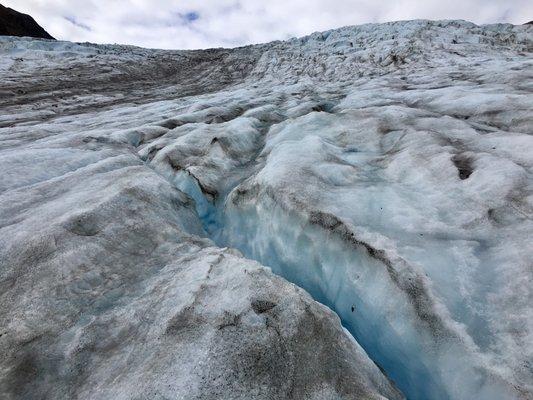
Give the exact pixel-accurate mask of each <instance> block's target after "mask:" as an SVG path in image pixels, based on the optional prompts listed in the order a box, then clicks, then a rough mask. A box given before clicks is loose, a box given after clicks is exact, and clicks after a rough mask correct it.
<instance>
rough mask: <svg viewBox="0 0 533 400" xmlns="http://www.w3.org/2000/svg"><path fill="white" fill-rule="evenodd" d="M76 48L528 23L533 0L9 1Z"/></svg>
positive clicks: (234, 42) (235, 42) (221, 43)
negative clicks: (409, 24)
mask: <svg viewBox="0 0 533 400" xmlns="http://www.w3.org/2000/svg"><path fill="white" fill-rule="evenodd" d="M2 3H3V4H4V5H6V6H9V7H12V8H14V9H16V10H18V11H21V12H25V13H28V14H30V15H32V16H33V17H34V18H35V19H36V20H37V21H38V22H39V24H41V25H42V26H43V27H44V28H45V29H46V30H47V31H48V32H49V33H50V34H51V35H52V36H54V37H56V38H59V39H63V40H71V41H81V42H84V41H90V42H95V43H123V44H134V45H138V46H144V47H156V48H173V49H193V48H207V47H232V46H240V45H245V44H250V43H260V42H267V41H271V40H278V39H281V40H283V39H287V38H289V37H293V36H303V35H306V34H309V33H312V32H315V31H321V30H327V29H332V28H336V27H340V26H345V25H357V24H362V23H367V22H386V21H394V20H404V19H418V18H428V19H466V20H470V21H472V22H475V23H478V24H482V23H493V22H510V23H515V24H521V23H524V22H527V20H530V19H531V18H532V17H531V16H532V15H533V2H531V1H530V0H446V1H442V0H425V1H421V0H329V1H324V0H291V1H288V0H269V1H268V2H267V1H264V0H241V1H239V0H159V1H153V0H69V1H67V0H4V1H3V2H2Z"/></svg>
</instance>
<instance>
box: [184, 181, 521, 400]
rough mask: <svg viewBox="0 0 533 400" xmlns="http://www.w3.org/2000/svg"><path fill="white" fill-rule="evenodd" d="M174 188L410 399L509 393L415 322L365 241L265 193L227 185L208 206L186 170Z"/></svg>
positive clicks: (470, 357) (214, 233)
mask: <svg viewBox="0 0 533 400" xmlns="http://www.w3.org/2000/svg"><path fill="white" fill-rule="evenodd" d="M176 187H177V188H179V189H180V190H182V191H184V192H185V193H187V194H189V195H190V196H191V197H192V198H193V199H194V200H195V202H196V204H197V212H198V214H199V217H200V218H201V220H202V222H203V224H204V229H205V230H206V233H207V235H208V236H209V237H211V238H212V239H213V240H214V241H215V243H217V245H219V246H222V247H225V246H230V247H234V248H237V249H238V250H240V251H241V252H242V253H243V254H244V255H245V256H246V257H248V258H251V259H255V260H257V261H259V262H260V263H262V264H263V265H266V266H269V267H271V268H272V271H273V272H275V273H276V274H279V275H281V276H283V277H284V278H285V279H287V280H288V281H290V282H292V283H295V284H296V285H298V286H300V287H302V288H304V289H306V290H307V291H308V292H309V293H310V294H311V295H312V296H313V298H314V299H315V300H317V301H319V302H321V303H322V304H325V305H327V306H329V307H330V308H331V309H332V310H334V311H335V312H336V313H337V314H338V315H339V317H340V318H341V320H342V322H343V325H344V326H345V327H346V328H347V329H348V331H349V332H350V333H351V334H352V335H353V336H354V338H355V339H356V340H357V341H358V343H359V344H361V346H362V347H363V348H364V349H365V351H366V352H367V353H368V354H369V356H370V357H371V358H372V359H373V360H374V361H375V362H376V363H377V364H378V365H379V366H380V368H383V370H384V371H385V373H386V374H387V375H388V376H389V377H390V378H391V379H392V380H393V381H394V382H395V383H396V385H397V386H398V387H399V389H400V390H402V392H403V393H404V394H405V395H406V396H407V397H408V398H409V399H413V400H415V399H463V398H469V399H494V400H497V399H503V398H512V394H511V393H510V392H509V391H508V390H506V389H505V386H504V385H502V384H501V382H499V378H497V377H495V376H491V375H490V373H487V371H485V370H483V365H482V361H481V359H480V358H479V357H476V356H477V355H476V354H474V351H473V349H470V348H469V347H470V346H471V344H469V345H468V346H464V343H461V341H460V340H458V338H456V337H445V336H444V337H442V338H441V339H440V340H439V339H438V338H437V341H436V338H435V337H434V336H433V335H432V334H431V333H434V334H436V335H437V336H438V335H439V332H438V330H439V327H434V328H435V329H436V332H431V333H428V332H427V331H426V330H428V329H429V331H431V329H432V327H431V324H432V323H433V321H431V317H430V318H428V321H419V320H417V316H416V315H414V314H413V310H412V308H413V307H412V303H411V300H412V299H409V298H407V297H406V295H405V293H402V292H401V291H399V290H398V287H396V285H395V283H394V282H393V281H391V276H390V275H389V273H390V271H387V267H386V265H385V264H384V263H383V262H382V261H380V260H379V259H376V258H375V257H374V256H373V255H371V254H369V251H368V249H366V248H365V247H364V246H355V247H354V246H352V245H349V244H347V243H345V242H343V241H342V240H340V239H339V238H338V237H337V236H336V235H335V234H334V233H332V232H327V231H326V230H324V228H323V227H320V226H317V225H316V224H312V223H310V222H309V220H307V219H306V217H305V216H303V215H301V214H299V213H298V212H295V211H286V210H284V209H283V208H282V207H280V206H279V205H278V204H276V202H275V201H274V200H272V199H270V198H268V197H266V198H262V199H261V200H260V201H251V202H247V201H244V202H243V201H235V198H236V197H237V196H235V191H234V192H232V193H230V196H229V200H226V199H224V198H222V199H219V200H218V202H216V204H217V206H215V205H213V203H211V202H209V201H208V200H207V199H206V198H205V196H204V194H203V193H202V191H201V189H200V187H199V186H198V184H197V182H196V180H195V179H194V178H192V177H191V176H190V175H188V174H187V173H182V174H179V175H178V177H177V178H176ZM232 195H233V199H232ZM235 203H238V205H236V204H235ZM421 322H422V323H421ZM469 352H470V354H468V353H469Z"/></svg>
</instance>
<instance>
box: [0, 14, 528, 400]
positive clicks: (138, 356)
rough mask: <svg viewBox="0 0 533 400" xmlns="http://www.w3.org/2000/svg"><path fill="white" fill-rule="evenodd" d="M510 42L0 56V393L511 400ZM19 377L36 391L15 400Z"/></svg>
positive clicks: (518, 346) (517, 363) (516, 353)
mask: <svg viewBox="0 0 533 400" xmlns="http://www.w3.org/2000/svg"><path fill="white" fill-rule="evenodd" d="M532 29H533V28H531V26H512V25H504V24H500V25H486V26H476V25H474V24H471V23H469V22H465V21H436V22H431V21H407V22H398V23H390V24H378V25H375V24H369V25H363V26H358V27H346V28H342V29H338V30H333V31H330V32H323V33H316V34H313V35H310V36H309V37H306V38H300V39H292V40H290V41H286V42H274V43H269V44H264V45H257V46H248V47H244V48H239V49H234V50H224V49H217V50H208V51H205V52H201V51H198V52H162V51H157V50H145V49H137V48H131V47H120V46H94V45H86V44H69V43H62V42H58V43H54V44H51V43H48V42H41V41H34V40H27V39H13V38H9V39H0V49H2V50H1V51H2V57H1V62H0V73H1V74H2V77H4V76H5V77H6V79H5V82H6V83H5V85H3V87H2V88H1V90H2V93H11V94H16V96H12V97H9V98H2V97H0V107H2V108H1V109H2V110H3V112H2V115H1V116H0V117H1V120H0V124H1V126H4V128H0V135H1V142H0V163H1V165H2V167H3V174H2V176H1V178H0V187H1V188H2V190H3V194H2V195H1V197H0V204H1V208H0V209H1V210H2V211H1V212H0V216H1V217H2V224H1V226H2V228H1V229H2V235H1V237H2V239H1V240H2V248H3V249H6V250H2V251H3V253H1V256H0V257H1V259H2V260H3V261H2V263H3V264H5V265H7V267H4V268H3V270H2V274H3V275H2V282H3V285H4V286H3V287H6V288H7V289H6V290H3V293H4V294H3V297H2V308H1V309H2V314H0V316H1V318H2V320H3V321H9V324H8V323H3V324H1V325H0V326H8V328H7V329H6V334H4V335H3V336H1V337H0V341H1V340H4V342H0V343H2V345H3V346H7V347H4V348H7V349H11V350H10V353H9V357H8V358H7V359H6V361H5V364H4V365H5V366H4V368H6V369H5V371H8V372H6V374H4V375H3V378H2V379H4V380H3V381H2V382H4V383H1V384H0V385H3V386H0V387H2V388H4V387H5V388H7V389H5V390H9V392H6V393H8V395H9V396H11V397H13V398H20V397H21V396H23V395H24V394H26V395H27V394H29V393H30V394H33V393H36V392H35V391H39V390H43V388H49V387H56V389H53V390H56V392H53V391H52V392H50V393H52V394H51V395H50V396H52V397H53V396H54V395H55V396H61V395H62V394H64V393H68V394H72V393H76V395H78V396H81V397H98V398H102V397H104V398H109V397H121V396H122V398H130V397H131V396H132V395H133V393H139V392H142V393H149V392H150V390H155V391H156V392H157V393H159V394H160V395H161V396H165V395H167V394H169V393H193V395H191V396H192V397H189V398H206V396H209V395H215V389H214V388H215V387H216V386H217V384H215V383H213V384H209V385H208V384H207V383H206V379H214V382H226V383H227V386H224V387H223V388H222V389H221V390H222V392H217V393H216V395H218V396H220V395H222V396H223V397H224V398H243V397H242V396H244V397H246V396H248V398H250V397H252V398H268V396H274V397H275V398H332V399H333V398H337V397H340V398H343V399H344V398H361V396H365V395H366V396H369V397H370V398H372V396H374V397H375V398H380V397H379V396H384V397H387V398H396V397H398V396H400V395H399V394H398V393H397V392H396V390H395V389H394V388H393V387H392V386H391V385H390V383H388V382H387V380H386V378H385V377H384V375H382V374H381V373H380V372H379V370H378V369H377V367H376V366H375V365H374V364H373V363H372V361H370V360H369V359H368V357H367V356H366V354H365V352H366V353H367V354H368V355H369V356H370V358H371V359H372V360H373V361H374V362H375V363H376V364H377V365H379V367H380V368H381V369H382V370H383V371H384V374H386V376H388V377H389V378H391V379H392V380H393V381H394V383H395V384H396V386H398V387H399V389H400V390H401V391H402V392H403V394H405V395H406V397H407V398H409V399H525V398H530V397H532V396H533V370H532V368H531V365H532V362H533V353H532V352H533V326H532V325H533V322H532V321H533V307H531V304H533V291H532V289H531V288H532V283H533V268H532V264H531V259H532V248H531V244H530V241H531V240H530V237H531V234H532V231H533V223H532V222H531V215H532V211H533V207H532V206H533V204H532V202H533V196H532V195H531V189H532V179H531V173H532V167H533V157H532V154H533V140H532V139H531V133H532V126H533V120H532V115H533V96H532V91H533V84H532V82H533V79H532V78H533V72H532V71H533V68H532V67H533V58H532V50H533V44H532V43H533V42H532V38H533V30H532ZM36 71H39V72H36ZM17 90H19V91H21V92H20V93H18V92H17ZM215 244H216V245H217V246H218V247H217V246H215ZM227 247H235V248H237V249H238V250H240V251H241V252H242V253H243V254H244V256H245V257H248V258H251V259H255V260H257V261H259V262H260V263H261V264H263V265H267V266H269V267H271V268H272V271H273V272H275V273H276V274H278V275H280V276H281V277H283V278H285V279H286V280H289V281H291V282H293V283H295V284H297V285H298V286H300V287H302V288H303V289H305V290H306V291H308V292H309V293H310V294H311V295H312V296H313V298H314V299H315V300H318V301H320V302H321V303H323V304H325V305H326V306H328V307H330V308H331V309H332V310H333V311H335V312H336V313H337V314H338V316H339V317H340V319H341V321H342V323H343V325H344V327H345V328H346V329H347V330H348V331H349V332H350V334H351V335H353V338H355V340H356V341H357V342H355V341H354V339H353V338H350V337H349V336H346V334H345V333H343V331H342V330H341V328H340V326H338V322H337V321H336V320H335V318H334V317H333V316H332V314H330V313H329V311H328V310H327V309H325V308H324V307H322V306H319V305H318V304H317V303H314V302H312V301H311V300H310V299H309V298H307V297H306V295H305V294H304V292H303V291H302V290H300V289H297V288H295V287H294V286H291V285H289V284H288V283H286V282H285V281H284V280H283V279H281V278H278V277H275V276H273V275H271V274H270V273H269V272H268V271H267V270H265V269H263V268H262V267H260V266H258V265H257V264H256V263H254V262H252V261H250V260H247V259H245V258H243V257H241V256H240V255H239V254H237V253H236V252H235V251H234V250H229V249H227ZM213 260H216V261H213ZM211 264H213V265H215V267H214V269H213V271H212V272H209V271H210V267H209V265H211ZM247 271H258V272H257V273H255V272H254V273H252V274H251V275H250V274H249V273H248V272H247ZM212 274H214V275H212ZM215 275H216V277H215ZM263 290H266V292H263ZM51 293H54V295H51ZM192 293H196V294H194V295H193V294H192ZM260 294H261V295H260ZM263 294H264V296H263ZM195 296H196V297H195ZM12 303H13V304H18V305H20V306H19V307H18V308H17V309H16V310H13V309H11V308H10V307H8V306H7V304H12ZM274 303H275V304H276V306H274V307H271V305H272V304H274ZM280 305H283V306H280ZM308 307H314V308H313V310H316V311H313V313H312V316H309V315H308V314H306V313H307V311H305V310H308V309H309V308H308ZM178 310H181V311H178ZM271 310H275V311H271ZM278 310H279V311H278ZM278 312H279V313H278ZM264 314H267V315H266V316H265V315H264ZM236 316H238V318H237V317H236ZM294 319H296V320H297V321H306V322H305V323H304V322H302V323H301V324H300V323H297V322H294ZM48 320H50V321H53V322H50V323H45V322H46V321H48ZM316 320H319V321H322V322H320V327H318V325H313V324H315V322H313V321H316ZM43 321H44V322H43ZM58 321H59V322H58ZM172 321H174V322H172ZM221 321H222V322H221ZM272 323H275V324H276V325H275V327H274V328H272V325H271V324H272ZM308 324H311V325H313V326H315V327H317V328H316V329H317V330H313V329H315V328H313V329H311V328H310V326H311V325H308ZM296 325H297V326H299V327H302V328H301V329H300V330H298V329H296V328H295V326H296ZM330 325H331V327H330ZM168 326H172V327H174V328H171V331H172V330H173V329H174V330H177V331H176V332H174V331H172V332H174V333H173V335H178V336H179V340H180V343H185V344H183V346H184V347H179V346H178V347H179V348H176V349H175V347H176V346H171V345H170V342H169V340H170V339H169V338H168V337H167V336H168V335H167V336H165V335H163V334H162V333H161V332H163V331H164V330H165V329H167V328H165V327H168ZM178 326H179V328H178ZM220 326H223V327H224V329H222V330H221V332H223V333H220V332H219V331H220V329H219V328H220ZM226 327H229V330H228V328H226ZM272 330H273V331H272ZM307 330H310V332H314V333H313V334H312V335H311V337H310V336H305V335H304V333H305V332H306V331H307ZM167 331H168V329H167ZM226 332H228V333H226ZM272 332H275V335H281V336H280V338H281V339H275V337H276V336H272ZM302 335H304V336H302ZM55 336H57V337H58V339H57V340H55V339H54V340H53V339H52V338H53V337H55ZM101 337H109V339H107V340H105V341H104V343H103V344H101V345H97V343H98V341H99V340H100V338H101ZM173 337H174V336H173ZM128 338H129V339H128ZM311 338H312V340H311ZM8 341H9V346H8V345H7V344H6V343H8ZM241 341H242V343H245V350H242V351H238V350H237V348H238V343H240V342H241ZM252 343H255V344H254V345H252ZM257 343H261V346H262V347H261V349H262V350H260V352H259V353H255V352H253V351H252V348H254V346H257ZM248 344H249V346H248ZM47 346H48V347H49V348H50V350H46V351H45V350H43V349H44V348H46V347H47ZM328 346H329V347H328ZM359 346H361V348H362V349H364V351H363V350H361V348H360V347H359ZM316 348H320V349H323V350H322V351H321V352H315V349H316ZM333 349H337V350H335V351H333ZM339 349H340V350H339ZM263 351H264V352H263ZM22 353H23V354H28V357H29V358H31V359H32V360H31V361H28V362H26V363H25V364H24V365H22V364H23V363H18V364H17V363H16V362H15V361H14V358H13V357H15V356H16V355H19V354H22ZM128 354H130V356H128ZM264 354H271V355H272V356H271V357H269V358H268V360H269V361H268V362H267V361H265V362H266V364H262V361H260V360H264V358H263V355H264ZM288 354H297V355H298V357H297V358H290V357H288V356H287V355H288ZM311 354H316V358H313V357H315V356H311ZM325 354H330V356H329V358H326V361H324V360H323V359H322V358H323V357H325ZM66 355H68V356H66ZM65 357H66V358H65ZM254 357H255V358H254ZM309 357H311V358H309ZM193 359H194V360H196V361H186V362H185V361H184V360H193ZM62 360H67V361H62ZM86 360H90V366H91V368H93V369H94V372H91V373H89V372H87V369H85V368H83V367H82V366H81V365H84V364H83V363H85V362H86ZM228 360H229V361H228ZM243 360H244V361H243ZM258 360H259V361H258ZM280 360H281V361H280ZM278 361H279V362H281V366H280V364H278ZM65 363H66V364H65ZM228 363H229V365H231V367H229V368H228V369H227V371H229V372H228V374H227V375H224V374H221V375H216V374H217V373H216V372H215V371H217V370H224V371H225V369H224V368H221V366H226V365H228ZM232 363H234V364H232ZM338 363H340V364H338ZM27 365H30V367H28V366H27ZM131 365H134V366H135V367H131ZM238 365H240V366H245V368H244V370H246V368H252V370H253V371H259V372H258V373H257V375H255V376H256V378H255V380H253V382H251V381H248V380H247V378H246V377H245V376H243V375H241V372H239V371H243V370H242V369H240V367H238ZM261 365H267V366H268V368H266V367H265V369H262V367H260V366H261ZM60 366H61V367H60ZM296 366H297V367H296ZM17 368H19V369H20V368H22V369H24V368H25V369H24V370H25V371H27V370H28V369H29V370H30V371H33V369H32V368H34V369H35V370H37V371H39V373H37V374H36V376H35V377H33V375H32V374H31V373H24V374H22V376H23V378H21V379H22V380H23V381H24V379H26V381H25V382H26V383H28V382H31V385H28V386H27V387H28V389H27V390H28V391H27V392H25V393H22V394H21V393H17V392H15V391H14V389H13V388H15V387H18V386H20V384H18V383H17V382H15V381H13V380H12V379H14V378H13V376H16V375H17V373H15V372H16V371H18V370H17ZM58 368H59V369H58ZM61 368H63V369H61ZM68 368H72V371H74V372H69V373H66V372H65V371H66V369H68ZM117 368H118V370H119V371H121V374H122V375H120V376H122V378H120V379H119V378H116V379H117V380H114V379H115V378H114V377H113V375H111V376H110V375H109V374H110V371H111V370H113V369H117ZM278 370H279V371H281V373H280V374H279V375H276V373H275V372H274V371H278ZM10 371H15V372H10ZM231 371H233V372H235V373H234V374H233V375H232V374H231ZM288 371H292V372H288ZM294 371H298V373H301V374H303V375H301V376H300V375H298V377H294V378H293V379H292V381H291V382H295V383H294V388H295V389H292V390H294V391H293V392H291V391H290V390H291V389H290V388H286V386H284V385H285V383H284V382H283V380H281V381H280V380H279V379H281V377H282V376H283V377H285V376H286V375H287V374H289V375H290V374H292V373H295V372H294ZM65 374H66V375H65ZM213 374H215V375H216V376H215V375H213ZM315 375H316V376H318V377H320V378H319V380H318V381H316V382H312V379H311V376H315ZM63 376H67V378H68V382H72V383H67V384H64V385H63V386H62V385H58V384H57V382H59V381H60V380H61V379H63V378H60V377H63ZM291 376H292V375H291ZM176 377H179V379H176ZM6 382H7V383H6ZM21 382H22V381H21ZM311 382H312V383H311ZM333 382H336V383H333ZM50 385H51V386H50ZM167 385H170V386H167ZM210 385H214V386H210ZM261 385H263V386H261ZM78 387H79V389H78ZM260 387H264V388H265V389H264V391H263V390H262V389H260ZM74 388H75V389H74ZM278 388H283V389H279V390H281V391H277V390H278ZM285 389H287V390H286V391H285ZM46 390H48V389H46ZM57 390H64V391H65V392H61V393H60V392H57ZM72 390H74V391H72ZM291 393H292V394H291ZM194 396H196V397H194ZM202 396H203V397H202ZM178 398H179V397H178Z"/></svg>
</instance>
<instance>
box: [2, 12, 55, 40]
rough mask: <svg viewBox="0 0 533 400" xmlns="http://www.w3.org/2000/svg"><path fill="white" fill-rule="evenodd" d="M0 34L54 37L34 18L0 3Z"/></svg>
mask: <svg viewBox="0 0 533 400" xmlns="http://www.w3.org/2000/svg"><path fill="white" fill-rule="evenodd" d="M0 35H6V36H28V37H34V38H41V39H54V38H53V37H52V36H50V34H49V33H48V32H46V31H45V30H44V29H43V28H42V27H41V26H40V25H39V24H38V23H37V22H35V20H34V19H33V18H32V17H31V16H29V15H27V14H23V13H20V12H18V11H15V10H13V9H12V8H9V7H4V6H3V5H1V4H0Z"/></svg>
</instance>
